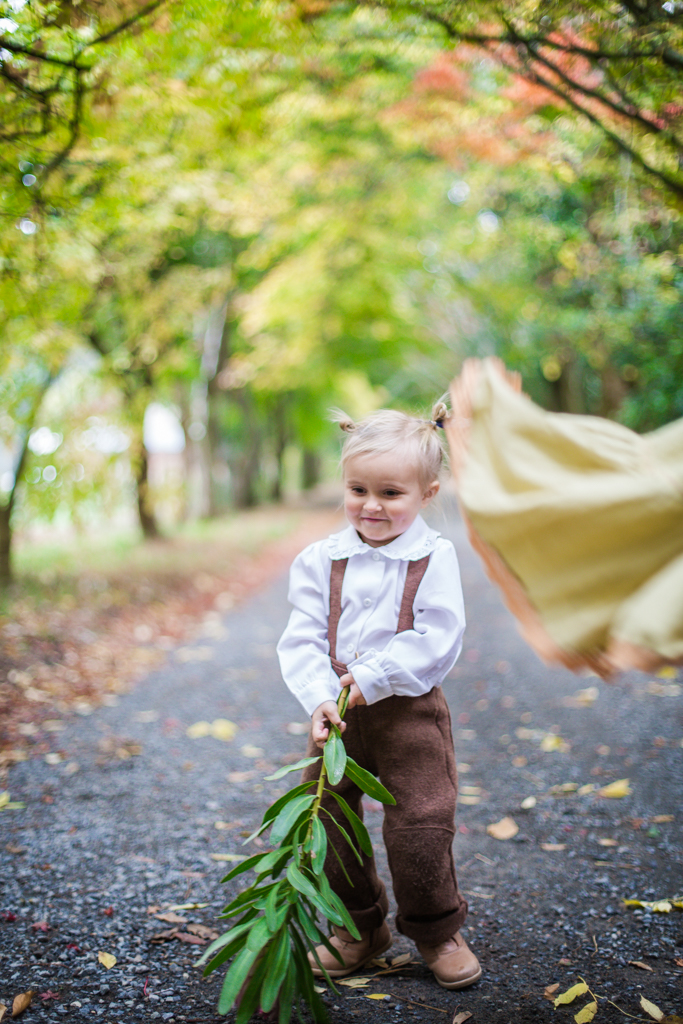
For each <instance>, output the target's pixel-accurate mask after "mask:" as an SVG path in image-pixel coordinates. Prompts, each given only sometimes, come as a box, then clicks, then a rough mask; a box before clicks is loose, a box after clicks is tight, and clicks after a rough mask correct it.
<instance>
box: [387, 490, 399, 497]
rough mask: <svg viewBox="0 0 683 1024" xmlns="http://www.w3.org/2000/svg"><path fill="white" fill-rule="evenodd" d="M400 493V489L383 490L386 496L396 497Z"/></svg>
mask: <svg viewBox="0 0 683 1024" xmlns="http://www.w3.org/2000/svg"><path fill="white" fill-rule="evenodd" d="M400 495H401V492H400V491H385V492H384V496H385V497H386V498H398V497H400Z"/></svg>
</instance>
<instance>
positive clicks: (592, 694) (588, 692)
mask: <svg viewBox="0 0 683 1024" xmlns="http://www.w3.org/2000/svg"><path fill="white" fill-rule="evenodd" d="M599 695H600V691H599V690H598V688H597V686H587V687H586V689H585V690H577V691H576V693H575V694H574V700H575V701H576V702H577V703H578V704H582V705H583V706H584V707H587V708H589V707H590V706H591V705H592V704H595V702H596V700H597V699H598V697H599Z"/></svg>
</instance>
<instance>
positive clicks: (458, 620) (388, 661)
mask: <svg viewBox="0 0 683 1024" xmlns="http://www.w3.org/2000/svg"><path fill="white" fill-rule="evenodd" d="M413 612H414V623H413V628H412V629H409V630H405V631H404V632H403V633H397V634H396V636H395V637H393V638H392V639H391V640H390V641H389V643H388V644H387V646H386V647H385V648H384V650H382V651H366V652H365V653H364V654H362V655H361V656H360V658H358V659H357V660H356V661H353V662H351V663H350V664H349V672H351V674H352V675H353V678H354V679H355V680H356V682H357V683H358V686H359V688H360V690H361V692H362V694H363V696H364V697H365V700H366V701H367V703H368V704H375V703H376V702H377V701H378V700H383V699H384V698H385V697H390V696H391V695H392V694H396V695H397V696H400V697H419V696H420V695H421V694H423V693H428V692H429V690H431V689H432V688H433V687H434V686H439V685H440V684H441V683H442V681H443V679H444V676H445V675H446V674H447V673H448V672H449V671H450V669H451V668H452V667H453V665H454V664H455V662H456V661H457V659H458V655H459V654H460V651H461V649H462V638H463V634H464V632H465V607H464V601H463V596H462V588H461V585H460V570H459V568H458V559H457V557H456V554H455V548H454V547H453V545H452V544H451V542H450V541H446V540H439V542H438V544H437V547H436V549H435V551H434V553H433V555H432V557H431V558H430V560H429V566H428V568H427V571H426V573H425V574H424V576H423V578H422V582H421V583H420V586H419V587H418V591H417V594H416V595H415V601H414V602H413Z"/></svg>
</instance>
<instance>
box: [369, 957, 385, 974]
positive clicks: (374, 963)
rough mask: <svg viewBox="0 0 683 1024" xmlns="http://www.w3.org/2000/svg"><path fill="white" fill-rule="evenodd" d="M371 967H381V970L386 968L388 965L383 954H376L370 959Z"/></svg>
mask: <svg viewBox="0 0 683 1024" xmlns="http://www.w3.org/2000/svg"><path fill="white" fill-rule="evenodd" d="M370 966H371V967H381V968H382V970H384V971H385V970H386V969H387V968H388V966H389V964H388V962H387V958H386V957H385V956H376V957H375V959H374V960H371V961H370Z"/></svg>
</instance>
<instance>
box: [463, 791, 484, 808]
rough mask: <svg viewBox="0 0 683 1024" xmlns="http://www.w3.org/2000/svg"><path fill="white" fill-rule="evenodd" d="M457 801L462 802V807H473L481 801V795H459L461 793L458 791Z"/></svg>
mask: <svg viewBox="0 0 683 1024" xmlns="http://www.w3.org/2000/svg"><path fill="white" fill-rule="evenodd" d="M458 803H459V804H462V805H463V807H475V806H476V805H477V804H480V803H481V797H480V796H467V795H465V796H461V794H460V793H458Z"/></svg>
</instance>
